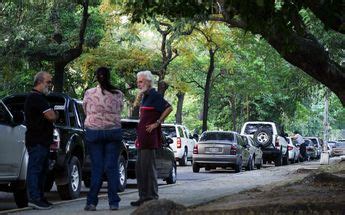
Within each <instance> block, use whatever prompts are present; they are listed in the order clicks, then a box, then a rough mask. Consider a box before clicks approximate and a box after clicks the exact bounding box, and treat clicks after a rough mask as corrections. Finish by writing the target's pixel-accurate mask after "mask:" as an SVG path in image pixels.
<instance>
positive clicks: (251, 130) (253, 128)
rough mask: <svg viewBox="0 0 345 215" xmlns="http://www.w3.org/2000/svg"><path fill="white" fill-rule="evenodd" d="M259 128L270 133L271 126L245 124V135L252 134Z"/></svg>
mask: <svg viewBox="0 0 345 215" xmlns="http://www.w3.org/2000/svg"><path fill="white" fill-rule="evenodd" d="M259 128H264V129H268V130H269V131H271V132H272V125H269V124H247V125H246V128H245V129H244V133H245V134H254V133H255V132H256V131H257V130H258V129H259Z"/></svg>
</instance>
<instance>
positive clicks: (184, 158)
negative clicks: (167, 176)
mask: <svg viewBox="0 0 345 215" xmlns="http://www.w3.org/2000/svg"><path fill="white" fill-rule="evenodd" d="M187 162H188V160H187V150H186V149H185V151H184V152H183V156H182V158H181V159H180V161H179V164H180V166H186V165H187Z"/></svg>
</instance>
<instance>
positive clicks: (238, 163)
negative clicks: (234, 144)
mask: <svg viewBox="0 0 345 215" xmlns="http://www.w3.org/2000/svg"><path fill="white" fill-rule="evenodd" d="M241 171H242V158H241V159H240V160H239V161H238V162H237V163H236V164H235V172H236V173H237V172H241Z"/></svg>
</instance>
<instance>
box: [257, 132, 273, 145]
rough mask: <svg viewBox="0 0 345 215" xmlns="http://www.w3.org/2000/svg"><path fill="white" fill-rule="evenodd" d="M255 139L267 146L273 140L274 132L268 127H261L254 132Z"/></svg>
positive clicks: (259, 143)
mask: <svg viewBox="0 0 345 215" xmlns="http://www.w3.org/2000/svg"><path fill="white" fill-rule="evenodd" d="M253 139H254V141H255V142H256V143H257V144H258V145H260V146H262V147H267V146H268V145H269V144H270V143H271V142H272V132H271V131H270V130H268V129H264V128H259V129H258V130H257V131H256V132H255V133H254V136H253Z"/></svg>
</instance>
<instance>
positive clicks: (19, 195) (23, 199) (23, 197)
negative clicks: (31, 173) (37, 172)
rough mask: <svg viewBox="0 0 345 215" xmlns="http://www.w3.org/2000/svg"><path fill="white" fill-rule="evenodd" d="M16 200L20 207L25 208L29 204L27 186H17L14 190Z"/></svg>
mask: <svg viewBox="0 0 345 215" xmlns="http://www.w3.org/2000/svg"><path fill="white" fill-rule="evenodd" d="M13 197H14V201H15V202H16V205H17V207H18V208H25V207H27V206H28V196H27V192H26V187H25V188H20V189H19V188H15V189H14V190H13Z"/></svg>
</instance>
